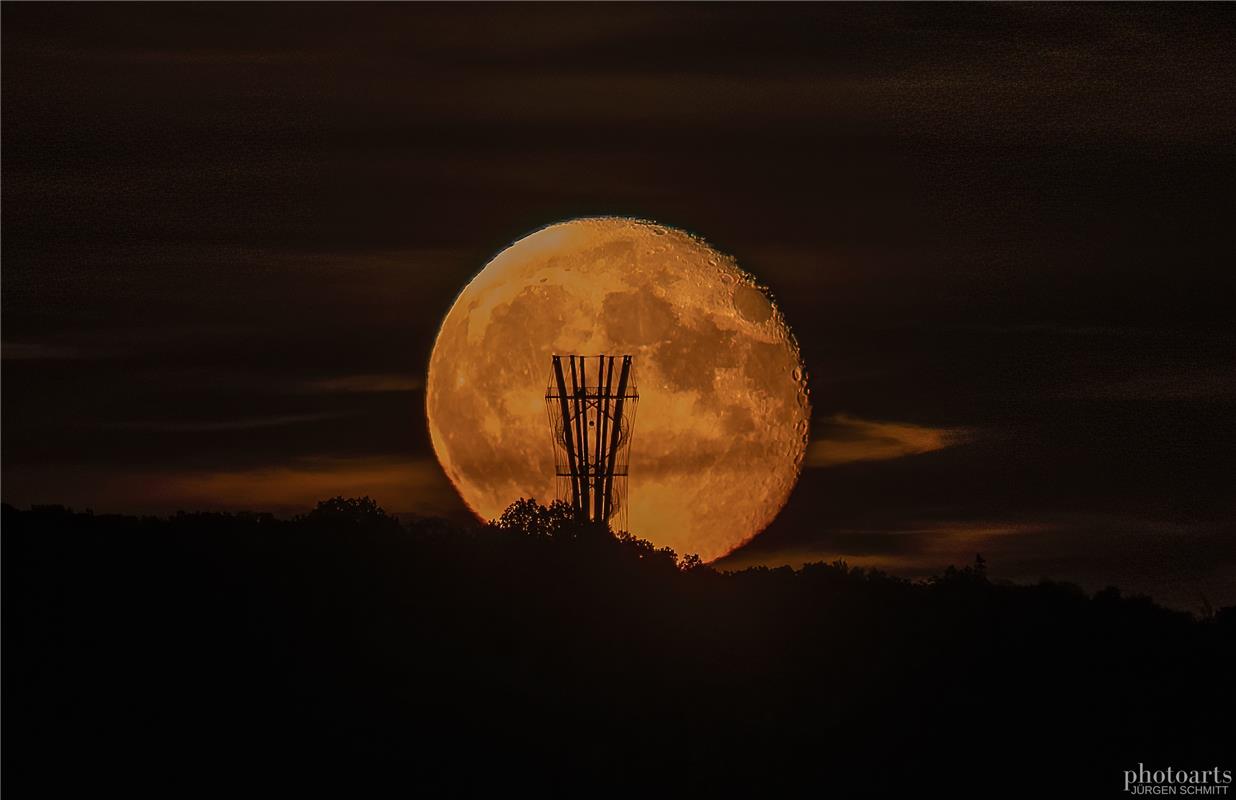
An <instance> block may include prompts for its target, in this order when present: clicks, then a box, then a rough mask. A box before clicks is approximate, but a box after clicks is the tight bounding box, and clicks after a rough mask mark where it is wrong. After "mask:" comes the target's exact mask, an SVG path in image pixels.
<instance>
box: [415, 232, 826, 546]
mask: <svg viewBox="0 0 1236 800" xmlns="http://www.w3.org/2000/svg"><path fill="white" fill-rule="evenodd" d="M555 353H556V354H562V355H567V354H578V355H601V354H606V355H628V354H629V355H631V356H633V365H634V374H635V378H636V381H637V386H638V390H639V394H640V399H639V408H638V415H637V417H636V420H635V429H634V434H633V438H632V444H631V450H630V477H629V479H628V496H627V507H626V512H627V520H626V522H627V525H626V527H627V528H628V529H629V530H630V531H631V532H632V533H634V534H635V535H637V536H640V537H642V538H645V539H648V540H649V541H651V542H652V543H653V544H655V545H657V546H658V547H663V546H669V547H672V548H673V549H674V550H676V551H677V552H678V553H680V554H686V553H697V554H698V555H699V556H700V557H701V558H703V559H704V560H705V561H711V560H714V559H716V558H720V557H721V556H723V555H725V554H727V553H729V552H730V551H732V550H734V549H735V548H737V547H739V546H740V545H742V544H744V543H745V542H747V541H749V540H750V539H751V538H752V537H754V536H755V535H756V534H758V533H759V532H760V531H761V530H763V529H764V528H765V527H766V526H767V525H768V524H769V523H770V522H771V521H772V520H773V518H774V517H775V516H776V515H777V512H778V511H780V510H781V507H782V506H783V505H784V504H785V501H786V499H787V498H788V497H789V494H790V490H791V489H792V488H793V486H794V483H795V481H797V479H798V474H799V471H800V470H801V468H802V463H803V456H804V454H805V452H806V446H807V424H808V419H809V418H810V407H809V402H808V391H807V385H806V377H805V374H804V371H803V366H802V360H801V356H800V354H799V350H798V344H797V342H796V341H795V339H794V337H793V335H792V334H791V333H790V330H789V328H788V326H787V325H786V322H785V319H784V318H783V316H782V314H781V312H780V311H779V310H778V309H777V307H776V305H775V304H774V303H773V302H772V300H771V299H770V297H769V295H768V293H767V291H766V290H765V289H763V288H762V287H761V286H760V285H759V284H758V283H757V282H756V281H755V279H754V278H753V277H752V276H751V275H749V274H748V273H747V272H745V271H743V270H742V269H741V268H740V267H739V266H738V264H737V263H736V262H735V261H734V259H733V258H730V257H728V256H726V255H723V254H721V253H719V252H717V251H716V250H714V249H713V248H712V247H710V246H709V245H708V244H707V243H706V242H704V241H702V240H701V239H699V238H697V237H695V236H692V235H691V234H688V233H685V232H683V231H680V230H676V229H674V228H669V227H666V226H663V225H659V224H656V223H653V222H647V221H642V220H634V219H625V218H618V217H602V218H590V219H576V220H571V221H569V222H563V223H559V224H556V225H550V226H549V227H546V228H542V229H541V230H538V231H536V232H535V233H532V234H530V235H529V236H526V237H524V238H523V239H520V240H519V241H517V242H515V243H514V244H512V245H511V246H510V247H508V248H507V249H506V250H503V251H502V252H501V253H499V254H498V255H497V256H496V257H495V258H494V259H493V260H492V261H490V262H489V263H488V264H487V265H486V266H485V268H484V269H482V270H481V271H480V273H479V274H478V275H477V276H476V277H475V278H473V279H472V281H471V283H469V284H468V285H467V286H466V287H465V288H464V290H463V291H462V292H461V293H460V295H459V297H458V298H456V300H455V303H454V305H453V306H452V307H451V310H450V311H449V312H448V313H447V315H446V319H445V320H443V322H442V327H441V329H440V330H439V331H438V337H437V340H436V341H435V343H434V348H433V354H432V355H431V356H430V360H429V377H428V381H427V388H426V394H425V402H426V411H427V414H428V420H429V432H430V436H431V439H432V441H433V447H434V451H435V452H436V454H437V456H438V460H439V461H440V462H441V464H442V468H443V470H445V472H446V474H447V476H448V477H449V478H450V480H451V482H452V483H454V485H455V487H456V488H457V489H458V491H459V493H460V495H461V496H462V497H463V499H464V502H466V503H467V504H468V506H469V507H470V508H471V509H472V510H473V511H474V512H475V513H476V514H477V515H479V516H480V517H481V518H483V519H491V518H496V517H498V516H499V515H501V513H502V511H503V510H504V509H505V508H506V507H507V506H508V505H509V504H510V503H512V502H513V501H515V500H516V499H518V498H520V497H533V498H536V499H537V500H538V501H540V502H543V503H548V502H550V501H551V500H554V499H556V494H555V492H556V482H555V478H554V451H553V445H552V439H551V434H550V428H549V420H548V417H547V414H546V407H545V388H546V385H547V384H548V382H549V376H550V371H551V359H550V356H551V355H553V354H555Z"/></svg>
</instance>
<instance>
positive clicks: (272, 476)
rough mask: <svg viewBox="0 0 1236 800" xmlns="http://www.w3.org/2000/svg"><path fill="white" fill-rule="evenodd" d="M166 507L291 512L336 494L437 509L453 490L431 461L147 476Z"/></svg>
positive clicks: (333, 461) (340, 462) (339, 461)
mask: <svg viewBox="0 0 1236 800" xmlns="http://www.w3.org/2000/svg"><path fill="white" fill-rule="evenodd" d="M149 481H150V482H149V483H148V484H147V487H148V491H149V492H150V495H151V498H152V499H153V500H156V501H157V502H158V504H159V505H162V506H165V507H171V506H176V507H181V506H183V507H184V508H194V509H196V508H211V507H219V506H225V507H227V508H251V509H255V510H292V509H302V508H311V507H313V506H314V505H315V504H316V503H317V501H318V500H322V499H324V498H328V497H334V496H336V495H343V496H344V497H360V496H362V495H368V496H369V497H372V498H373V499H374V500H376V501H377V502H378V504H379V505H381V506H382V507H383V508H385V509H387V510H388V511H400V510H408V509H413V508H415V509H418V510H422V509H424V510H429V509H441V508H442V507H443V506H444V505H445V504H444V500H447V499H448V498H450V496H451V494H452V490H451V488H450V486H449V484H448V483H447V482H446V478H445V477H444V476H443V475H442V472H441V470H440V469H439V468H438V466H437V464H435V463H434V462H433V461H432V460H430V459H418V460H398V459H387V458H351V459H348V458H330V459H315V460H311V461H305V462H297V463H293V464H288V465H277V466H266V467H259V468H255V469H246V470H235V471H206V472H190V473H179V474H171V475H163V476H151V477H150V478H149Z"/></svg>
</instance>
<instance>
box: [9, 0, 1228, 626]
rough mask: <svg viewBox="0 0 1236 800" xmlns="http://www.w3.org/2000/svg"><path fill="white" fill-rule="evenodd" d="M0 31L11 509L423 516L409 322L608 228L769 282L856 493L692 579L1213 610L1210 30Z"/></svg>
mask: <svg viewBox="0 0 1236 800" xmlns="http://www.w3.org/2000/svg"><path fill="white" fill-rule="evenodd" d="M0 13H2V23H3V78H2V80H3V85H2V88H3V251H2V252H3V276H2V278H3V293H2V297H3V342H4V349H3V355H4V359H3V493H4V498H5V500H6V501H8V502H11V503H15V504H19V505H26V504H29V503H44V502H62V503H68V504H70V505H74V506H75V507H87V506H90V507H93V508H95V509H96V511H104V510H106V511H153V512H161V513H164V512H168V511H173V510H175V509H176V508H208V507H218V508H269V509H274V510H277V511H281V512H285V513H289V512H292V511H296V510H299V509H301V508H303V507H304V506H305V505H306V504H311V503H312V501H313V500H314V499H316V498H320V497H326V496H331V495H334V494H340V493H342V494H345V495H346V494H357V495H359V494H370V495H373V496H375V497H376V498H377V499H378V500H379V502H381V503H382V504H383V505H384V506H385V507H386V508H387V509H388V510H392V511H398V512H413V511H415V512H421V513H438V514H448V515H459V514H461V513H462V509H461V507H460V503H459V500H458V499H457V498H456V496H455V495H454V493H453V491H452V490H451V488H450V487H449V485H448V484H447V482H446V480H445V478H444V477H443V476H442V474H441V471H440V470H439V468H438V467H437V463H436V461H435V460H434V458H433V454H432V452H431V450H430V447H429V444H428V438H427V433H426V426H425V420H424V413H423V396H422V394H421V385H422V382H423V378H424V371H425V367H426V364H427V361H428V355H429V350H430V348H431V346H432V342H433V335H434V333H435V331H436V329H437V325H438V322H439V321H440V319H441V317H442V316H443V314H444V313H445V312H446V310H447V308H448V307H449V305H450V303H451V301H452V300H453V299H454V297H455V294H456V293H457V292H458V291H459V290H460V289H461V288H462V287H463V285H464V284H465V283H466V282H467V281H468V279H469V278H470V277H471V276H472V275H473V274H475V272H476V271H477V270H479V269H480V267H481V266H482V265H483V264H484V263H485V262H486V261H487V260H488V259H489V258H490V257H491V256H492V255H493V254H494V253H496V252H497V251H499V250H501V249H502V248H503V247H505V246H506V245H507V244H509V243H510V242H511V241H513V240H515V239H517V238H519V237H521V236H523V235H524V234H526V233H528V232H530V231H532V230H534V229H536V228H539V227H541V226H543V225H546V224H548V223H551V222H554V221H558V220H562V219H565V218H570V217H575V216H583V215H595V214H625V215H632V216H638V217H644V218H650V219H655V220H657V221H659V222H662V223H665V224H668V225H673V226H676V227H680V228H684V229H687V230H690V231H692V232H694V233H697V234H699V235H701V236H703V237H705V238H706V239H708V240H709V241H710V242H711V243H712V244H714V245H715V246H717V247H718V248H720V249H722V250H724V251H727V252H729V253H732V254H733V255H735V256H736V257H737V258H738V260H739V262H740V263H741V264H743V265H744V266H745V267H746V268H747V269H749V270H751V271H752V272H754V273H755V274H756V275H757V276H759V278H760V279H762V280H763V281H764V282H766V283H767V284H768V285H769V286H770V287H771V289H772V291H773V292H774V294H775V296H776V298H777V301H778V303H779V304H780V306H781V307H782V309H783V310H784V312H785V314H786V316H787V318H788V320H789V322H790V325H791V326H792V327H793V329H794V331H795V333H796V335H797V337H798V339H799V342H800V344H801V346H802V350H803V354H804V357H805V359H806V361H807V365H808V368H809V371H810V375H811V387H812V399H813V404H814V419H813V438H814V439H815V441H816V442H817V444H816V445H813V451H812V452H813V453H814V454H819V453H823V452H843V451H845V450H844V448H845V447H846V446H851V445H852V446H853V448H857V451H858V452H869V453H874V454H879V455H880V457H878V458H877V457H876V456H875V455H873V456H871V457H870V458H868V459H866V460H846V459H844V458H843V459H832V460H830V459H827V458H822V457H815V458H814V459H813V462H812V463H813V466H810V467H808V468H807V469H806V470H805V472H804V474H803V477H802V480H801V481H800V483H799V486H798V488H797V489H796V491H795V493H794V495H793V497H792V499H791V501H790V504H789V506H788V507H787V508H786V510H785V511H784V512H783V514H782V516H781V517H780V518H779V519H778V520H777V522H775V523H774V525H773V526H772V528H770V529H769V530H768V531H767V532H766V533H765V534H764V535H763V536H761V537H759V538H757V539H756V540H755V541H754V542H753V543H751V544H750V545H748V546H747V547H746V548H744V549H743V550H741V551H739V552H738V553H737V554H735V555H734V556H732V557H730V559H729V562H728V563H729V564H733V565H740V564H747V563H767V564H780V563H792V564H797V563H801V562H803V561H805V560H820V559H826V560H831V559H832V558H836V557H845V558H847V559H849V560H850V561H851V562H853V563H861V564H874V565H877V566H884V567H887V568H890V569H892V570H894V571H898V572H901V573H903V574H908V575H921V574H926V573H930V572H932V571H935V570H937V569H939V567H940V566H942V565H943V564H947V563H949V562H950V561H951V562H956V563H964V562H968V561H969V560H971V559H972V558H973V554H974V553H975V552H979V551H981V552H982V553H983V554H984V556H985V557H986V558H987V559H988V562H989V565H990V570H991V572H992V574H993V575H995V576H998V577H1008V578H1014V579H1018V580H1036V579H1038V578H1039V577H1040V576H1050V577H1053V578H1060V579H1068V580H1075V581H1078V582H1081V583H1082V584H1083V585H1085V586H1086V587H1087V588H1092V589H1093V588H1101V587H1102V586H1104V585H1106V584H1108V583H1116V584H1119V585H1121V586H1123V587H1125V588H1126V590H1131V591H1140V592H1147V593H1150V594H1151V595H1152V596H1154V597H1156V598H1157V599H1160V600H1162V601H1165V602H1169V603H1172V604H1175V605H1179V606H1182V607H1190V608H1196V607H1197V606H1198V605H1199V604H1200V602H1201V601H1200V597H1199V595H1200V594H1201V593H1205V594H1206V595H1207V596H1208V598H1209V599H1210V601H1211V602H1212V603H1215V604H1221V603H1229V604H1230V603H1233V602H1236V457H1234V456H1233V452H1236V364H1234V363H1233V362H1234V361H1236V358H1234V354H1236V324H1234V311H1233V309H1234V308H1236V278H1234V277H1233V265H1234V264H1236V257H1234V255H1236V254H1234V251H1236V245H1234V235H1236V234H1234V233H1233V222H1234V221H1236V203H1234V202H1233V187H1234V186H1236V147H1234V146H1233V145H1234V142H1236V35H1234V34H1236V14H1234V13H1233V9H1232V6H1230V5H1227V4H1213V5H1202V6H1189V5H1182V4H1170V5H1131V6H1124V5H1111V4H1101V5H1060V6H1053V5H1024V6H1023V5H1010V4H1001V5H959V6H944V5H937V4H924V5H892V4H878V5H868V6H859V5H799V4H795V5H737V4H727V5H717V6H709V5H700V4H675V5H647V4H632V5H561V4H548V5H514V4H509V5H501V6H483V5H449V6H448V5H441V6H439V5H422V4H414V5H346V6H345V5H294V4H277V5H251V4H210V5H196V6H191V5H182V4H168V5H150V4H141V5H137V4H126V5H104V4H72V5H69V4H56V5H34V4H5V5H4V6H3V10H2V12H0ZM923 441H927V442H929V444H928V445H923V444H922V442H923ZM915 442H918V443H919V444H918V445H916V444H915ZM931 442H934V444H931ZM847 443H848V444H847ZM834 445H836V446H837V447H839V448H841V449H840V450H829V449H828V448H830V447H833V446H834ZM902 453H905V454H904V455H902ZM637 533H638V532H637Z"/></svg>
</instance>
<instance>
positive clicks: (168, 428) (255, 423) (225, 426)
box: [114, 411, 352, 433]
mask: <svg viewBox="0 0 1236 800" xmlns="http://www.w3.org/2000/svg"><path fill="white" fill-rule="evenodd" d="M351 413H352V412H338V411H335V412H321V413H314V414H280V415H276V416H270V417H248V418H244V419H225V420H209V421H190V422H163V421H156V420H139V421H136V422H121V423H118V424H117V425H115V426H114V427H116V428H121V429H124V430H131V431H155V432H158V433H199V432H202V433H210V432H218V431H246V430H254V429H258V428H281V427H284V426H286V425H300V424H303V423H306V422H321V421H323V420H328V419H339V418H340V417H346V416H350V415H351Z"/></svg>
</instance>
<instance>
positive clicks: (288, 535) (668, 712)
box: [2, 502, 1236, 798]
mask: <svg viewBox="0 0 1236 800" xmlns="http://www.w3.org/2000/svg"><path fill="white" fill-rule="evenodd" d="M524 510H525V511H527V510H528V509H526V508H525V509H524ZM507 523H508V529H507V530H496V529H493V528H477V529H474V530H468V531H461V530H457V529H453V528H451V527H449V526H447V525H446V524H444V523H441V522H433V521H426V522H420V523H412V524H404V525H401V524H400V523H398V522H396V521H394V520H392V519H390V518H387V517H385V516H384V515H382V514H381V513H380V512H379V511H377V510H376V509H373V508H371V507H368V506H366V505H365V504H356V503H346V502H345V503H331V504H323V505H322V506H321V507H320V508H319V510H318V511H317V512H314V513H313V514H310V515H308V516H307V517H305V518H302V519H299V520H296V521H279V520H274V519H271V518H269V517H263V516H259V515H242V516H230V515H214V514H190V515H182V516H178V517H175V518H173V519H171V520H155V519H137V518H131V517H111V516H90V515H85V514H71V513H68V512H65V511H57V510H54V509H53V510H42V511H35V512H28V511H25V512H23V511H16V510H14V509H12V508H10V507H7V506H6V507H5V508H4V515H3V533H2V538H3V548H4V552H3V570H4V575H3V578H4V626H3V628H4V730H3V739H4V750H3V756H4V765H3V779H4V789H5V790H6V793H7V794H8V796H9V797H13V798H19V797H35V796H43V797H48V796H69V795H67V794H66V792H69V791H72V792H89V793H90V795H91V796H94V795H97V794H99V793H101V792H108V793H110V792H113V791H116V790H120V791H122V792H124V795H125V796H161V797H167V796H171V797H175V796H183V795H185V794H195V793H198V792H199V791H200V792H211V793H215V792H226V793H227V796H248V795H250V794H253V793H257V792H263V793H265V792H279V793H284V792H291V791H304V790H314V791H315V792H316V791H327V792H330V793H332V794H336V793H339V792H341V791H342V792H344V793H345V794H344V796H357V795H360V796H367V795H370V794H371V793H372V792H371V790H372V789H374V788H377V787H381V788H383V789H384V790H385V791H383V792H382V793H383V794H391V795H405V796H406V795H408V794H409V793H413V792H420V791H422V790H429V791H430V792H431V795H430V796H437V795H438V794H455V793H459V792H464V791H468V790H494V791H499V792H502V793H503V794H513V793H514V792H515V791H516V790H519V789H528V790H531V791H534V792H546V793H570V794H578V795H583V796H590V795H593V794H596V793H598V791H599V790H604V789H624V788H626V789H632V790H635V791H638V792H639V793H640V795H641V796H645V795H652V796H657V795H660V794H664V793H669V792H677V793H681V792H682V791H683V790H686V791H688V792H691V791H692V790H695V791H698V792H699V793H701V794H702V793H709V794H714V793H721V794H729V793H739V792H741V793H744V794H748V795H752V796H756V795H757V794H758V795H760V796H762V795H767V794H772V795H787V794H788V795H794V796H810V797H836V796H853V795H855V794H863V793H887V794H904V795H912V794H920V793H921V794H927V793H929V792H933V790H936V791H939V790H945V791H946V792H947V793H948V795H953V796H956V795H982V796H988V797H1001V796H1015V795H1028V794H1035V793H1038V792H1044V793H1046V796H1061V797H1066V796H1091V795H1092V794H1093V795H1098V796H1127V795H1124V792H1123V789H1124V779H1123V773H1124V771H1125V770H1129V769H1137V767H1138V764H1139V762H1140V763H1144V764H1145V766H1146V767H1147V768H1150V769H1164V768H1166V767H1168V766H1170V767H1172V768H1173V769H1187V770H1195V769H1196V770H1203V769H1212V768H1214V767H1216V766H1217V767H1220V768H1226V769H1231V768H1233V767H1236V763H1234V762H1233V757H1234V754H1236V748H1234V747H1233V741H1234V739H1233V719H1234V718H1236V716H1234V713H1233V712H1234V711H1236V701H1234V700H1233V692H1232V689H1231V681H1232V675H1233V674H1236V609H1232V608H1228V609H1223V610H1221V611H1219V612H1218V613H1216V614H1215V615H1213V617H1211V618H1209V619H1203V620H1199V619H1196V618H1194V617H1192V616H1190V615H1187V614H1183V613H1180V612H1174V611H1168V610H1165V609H1163V608H1160V607H1157V606H1155V605H1153V604H1152V603H1150V602H1149V601H1148V600H1145V599H1138V598H1124V597H1121V596H1120V595H1119V593H1118V592H1116V591H1114V590H1108V591H1105V592H1101V593H1099V594H1098V595H1097V596H1093V597H1090V596H1087V595H1086V594H1084V593H1083V592H1082V591H1081V590H1079V589H1078V588H1076V587H1074V586H1071V585H1066V584H1041V585H1037V586H1026V587H1015V586H1007V585H997V584H994V583H991V582H989V581H988V580H987V579H986V578H985V576H984V575H983V572H982V570H981V568H976V567H971V568H967V569H964V570H957V571H951V572H949V573H948V574H946V575H944V576H941V577H940V578H939V579H937V580H935V581H933V582H930V583H928V584H911V583H908V582H905V581H902V580H898V579H894V578H890V577H887V576H885V575H882V574H878V573H870V572H865V571H861V570H852V569H847V568H845V567H844V566H843V565H816V566H809V567H806V568H804V569H803V570H802V571H800V572H798V573H794V572H791V571H789V570H771V571H770V570H764V569H759V570H748V571H746V572H742V573H738V574H717V573H714V572H713V571H711V570H710V569H708V568H706V567H696V566H694V565H693V564H690V563H687V564H679V563H677V562H676V560H675V558H674V557H673V556H672V554H669V553H667V552H664V551H662V552H658V551H655V550H653V549H652V548H651V547H648V546H647V545H646V543H640V542H638V541H634V542H626V543H620V542H618V541H616V540H614V539H612V538H610V537H607V536H599V535H597V534H595V532H589V531H587V530H582V531H581V530H576V529H573V528H571V527H570V526H563V525H560V524H559V523H558V522H556V521H554V520H553V519H551V518H550V516H549V515H543V516H542V517H541V518H536V517H535V515H526V516H525V517H523V518H522V519H521V518H517V517H516V516H512V517H510V518H508V519H507Z"/></svg>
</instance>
